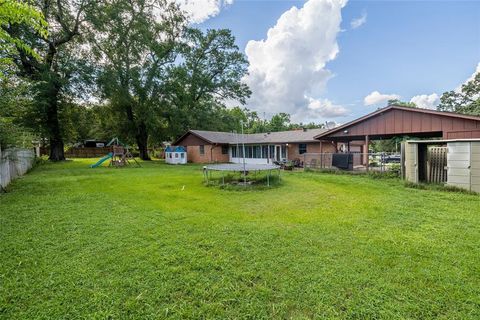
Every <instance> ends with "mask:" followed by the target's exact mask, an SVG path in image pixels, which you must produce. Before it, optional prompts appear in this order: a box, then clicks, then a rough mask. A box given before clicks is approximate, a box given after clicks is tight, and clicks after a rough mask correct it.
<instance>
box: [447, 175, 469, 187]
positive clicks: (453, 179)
mask: <svg viewBox="0 0 480 320" xmlns="http://www.w3.org/2000/svg"><path fill="white" fill-rule="evenodd" d="M452 183H453V184H466V185H467V186H468V185H469V184H470V176H468V175H462V176H451V175H448V184H452Z"/></svg>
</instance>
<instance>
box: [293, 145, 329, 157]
mask: <svg viewBox="0 0 480 320" xmlns="http://www.w3.org/2000/svg"><path fill="white" fill-rule="evenodd" d="M298 145H299V144H298V143H289V144H288V160H295V159H300V160H302V159H303V154H299V153H298ZM321 152H322V153H333V152H335V147H334V146H333V145H332V144H331V143H329V142H322V150H321ZM307 153H320V142H312V143H307Z"/></svg>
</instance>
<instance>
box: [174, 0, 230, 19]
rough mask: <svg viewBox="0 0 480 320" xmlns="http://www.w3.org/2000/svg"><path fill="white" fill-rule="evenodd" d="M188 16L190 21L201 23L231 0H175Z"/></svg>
mask: <svg viewBox="0 0 480 320" xmlns="http://www.w3.org/2000/svg"><path fill="white" fill-rule="evenodd" d="M175 2H176V3H177V4H178V5H179V6H180V8H181V9H182V10H184V11H185V12H186V13H187V14H188V15H189V17H190V22H193V23H201V22H203V21H205V20H208V19H210V18H211V17H214V16H216V15H218V14H219V13H220V10H221V9H222V8H224V7H226V6H229V5H231V4H232V3H233V0H175Z"/></svg>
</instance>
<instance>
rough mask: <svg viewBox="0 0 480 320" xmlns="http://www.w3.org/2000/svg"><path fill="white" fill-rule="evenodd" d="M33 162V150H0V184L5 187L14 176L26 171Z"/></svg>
mask: <svg viewBox="0 0 480 320" xmlns="http://www.w3.org/2000/svg"><path fill="white" fill-rule="evenodd" d="M34 162H35V153H34V151H33V150H29V149H6V150H0V186H1V187H2V188H5V187H6V186H7V185H8V184H9V183H10V182H11V181H12V180H14V179H15V178H16V177H18V176H22V175H24V174H25V173H27V172H28V170H30V169H31V168H32V166H33V163H34Z"/></svg>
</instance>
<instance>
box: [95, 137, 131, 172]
mask: <svg viewBox="0 0 480 320" xmlns="http://www.w3.org/2000/svg"><path fill="white" fill-rule="evenodd" d="M110 146H112V148H113V151H112V152H109V153H108V154H107V155H106V156H104V157H103V158H101V159H100V160H98V161H97V162H96V163H94V164H92V165H91V166H90V168H97V167H99V166H101V165H102V163H104V162H105V161H107V160H110V163H109V166H110V167H117V168H118V167H125V166H129V165H131V164H132V163H131V161H133V162H135V164H136V165H137V166H138V167H140V163H138V161H137V160H135V158H134V157H133V155H132V153H131V152H130V150H129V148H128V146H127V145H124V144H123V143H121V142H120V141H119V140H118V138H113V139H112V140H111V141H110V142H109V143H108V144H107V147H110Z"/></svg>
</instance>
